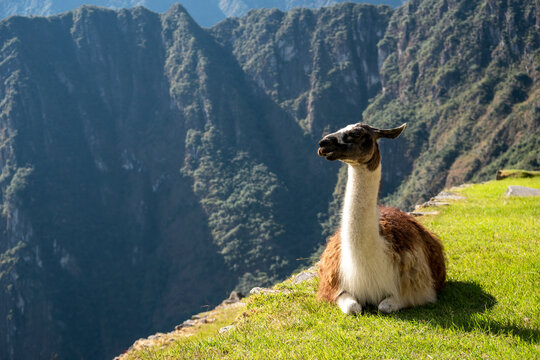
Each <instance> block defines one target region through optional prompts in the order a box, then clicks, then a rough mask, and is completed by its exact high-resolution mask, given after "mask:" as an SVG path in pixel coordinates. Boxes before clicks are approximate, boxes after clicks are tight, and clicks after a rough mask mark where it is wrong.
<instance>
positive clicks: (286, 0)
mask: <svg viewBox="0 0 540 360" xmlns="http://www.w3.org/2000/svg"><path fill="white" fill-rule="evenodd" d="M341 2H344V0H262V1H261V0H181V1H178V0H84V1H83V0H40V1H36V0H2V2H1V3H0V19H2V18H5V17H8V16H11V15H25V16H29V15H41V16H46V15H54V14H59V13H61V12H64V11H69V10H73V9H75V8H77V7H79V6H82V5H85V4H86V5H98V6H104V7H107V8H110V9H121V8H131V7H134V6H144V7H147V8H148V9H150V10H152V11H156V12H165V11H167V10H168V9H169V8H170V7H171V6H173V5H174V4H175V3H180V4H182V6H184V7H185V8H186V9H187V11H188V12H189V13H190V14H191V16H193V18H194V19H195V21H197V23H198V24H199V25H201V26H205V27H209V26H212V25H214V24H216V23H218V22H219V21H221V20H224V19H225V18H226V17H231V16H243V15H245V14H246V13H247V12H248V11H249V10H251V9H261V8H267V9H273V8H277V9H280V10H285V11H287V10H290V9H292V8H295V7H306V8H320V7H322V6H331V5H334V4H337V3H341ZM349 2H361V3H367V4H379V5H383V4H385V5H390V6H394V7H396V6H400V5H401V4H402V3H403V1H402V0H365V1H359V0H353V1H349Z"/></svg>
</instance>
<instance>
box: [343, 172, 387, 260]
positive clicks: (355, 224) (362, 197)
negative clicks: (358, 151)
mask: <svg viewBox="0 0 540 360" xmlns="http://www.w3.org/2000/svg"><path fill="white" fill-rule="evenodd" d="M380 180H381V166H380V165H379V166H378V167H377V168H376V169H375V170H374V171H370V170H368V169H367V167H366V166H362V165H349V175H348V179H347V188H346V190H345V200H344V206H343V215H342V224H341V238H342V242H343V245H344V246H343V250H347V251H352V252H354V253H360V252H361V253H362V254H364V256H369V254H370V253H372V252H373V251H376V250H377V249H378V248H380V246H376V245H377V244H376V243H378V242H380V237H379V214H378V209H377V198H378V194H379V183H380Z"/></svg>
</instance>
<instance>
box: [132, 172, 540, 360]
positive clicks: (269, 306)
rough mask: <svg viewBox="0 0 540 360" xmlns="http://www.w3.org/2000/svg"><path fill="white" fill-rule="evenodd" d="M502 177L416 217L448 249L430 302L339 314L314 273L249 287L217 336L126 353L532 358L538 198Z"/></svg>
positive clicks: (538, 324)
mask: <svg viewBox="0 0 540 360" xmlns="http://www.w3.org/2000/svg"><path fill="white" fill-rule="evenodd" d="M509 185H522V186H529V187H535V188H540V178H538V177H534V178H520V179H505V180H502V181H491V182H488V183H485V184H481V185H474V186H470V187H463V188H459V189H453V190H452V191H456V192H459V193H460V194H462V195H464V196H465V197H466V200H462V201H455V202H453V203H452V205H451V206H448V207H443V208H438V210H439V211H440V214H439V215H437V216H434V217H425V218H422V222H423V223H424V224H425V225H426V226H427V227H428V228H430V229H431V230H432V231H434V232H435V233H437V234H438V235H439V236H440V237H441V239H442V241H443V243H444V245H445V249H446V256H447V260H448V282H447V284H446V287H445V288H444V290H443V291H442V292H441V294H440V295H439V299H438V301H437V303H435V304H433V305H428V306H423V307H418V308H413V309H405V310H402V311H399V312H397V313H395V314H391V315H383V314H379V313H377V311H376V309H375V308H369V307H368V308H367V309H366V311H365V312H364V314H363V315H362V316H357V317H347V316H345V315H343V314H342V313H341V312H340V310H339V309H337V307H335V306H331V305H329V304H326V303H321V302H318V301H317V300H316V299H315V297H314V294H315V291H316V286H317V284H316V281H314V282H311V283H310V282H307V283H302V284H300V285H294V283H293V281H292V278H291V279H289V280H287V281H285V282H283V283H281V284H278V285H276V288H277V289H289V290H292V291H293V292H292V293H289V294H285V293H280V294H274V295H254V296H251V297H249V298H248V299H247V308H246V310H245V311H244V312H243V314H242V315H241V316H240V317H238V318H237V320H236V328H235V329H233V330H232V331H230V332H229V333H226V334H223V335H217V334H216V333H215V332H214V334H212V335H210V336H207V337H200V338H193V339H191V338H186V339H182V340H179V341H177V342H175V343H173V344H171V345H169V346H167V347H164V348H151V349H146V350H141V351H133V352H130V353H128V354H127V358H128V359H208V358H224V359H244V358H250V359H268V358H276V359H296V358H299V359H300V358H301V359H359V358H362V359H364V358H365V359H373V358H400V359H412V358H421V359H424V358H425V359H429V358H438V359H455V358H464V359H478V358H487V359H497V358H504V359H535V358H539V357H540V293H539V292H538V288H539V286H540V282H539V281H540V276H539V275H540V200H539V199H538V198H506V197H504V196H503V194H504V192H505V190H506V187H507V186H509Z"/></svg>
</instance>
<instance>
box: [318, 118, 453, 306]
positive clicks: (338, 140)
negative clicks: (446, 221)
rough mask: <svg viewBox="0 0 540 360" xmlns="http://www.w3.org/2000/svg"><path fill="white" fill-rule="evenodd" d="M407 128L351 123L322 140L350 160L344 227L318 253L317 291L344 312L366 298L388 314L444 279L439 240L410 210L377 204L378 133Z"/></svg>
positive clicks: (425, 299)
mask: <svg viewBox="0 0 540 360" xmlns="http://www.w3.org/2000/svg"><path fill="white" fill-rule="evenodd" d="M404 127H405V126H402V127H400V128H396V129H391V130H378V129H374V128H372V127H370V126H368V125H364V124H355V125H349V126H348V127H346V128H344V129H342V130H340V131H338V132H336V133H334V134H330V135H327V136H326V137H325V138H323V140H321V142H320V146H321V147H320V148H319V155H321V156H325V157H326V158H327V159H328V160H342V161H344V162H345V163H347V164H348V180H347V188H346V191H345V199H344V206H343V213H342V222H341V229H340V230H338V232H337V233H336V234H335V235H334V236H333V237H331V238H330V239H329V242H328V244H327V247H326V249H325V251H324V252H323V254H322V256H321V262H320V265H319V272H320V283H319V294H318V296H319V298H320V299H322V300H327V301H330V302H336V303H337V305H338V306H339V307H340V308H341V310H342V311H343V312H345V313H347V314H353V313H359V312H361V309H362V306H363V305H365V304H374V305H378V308H379V310H380V311H384V312H392V311H396V310H399V309H401V308H403V307H408V306H415V305H421V304H425V303H429V302H434V301H435V300H436V293H437V291H438V290H440V289H441V288H442V286H443V284H444V279H445V264H444V256H443V252H442V245H441V243H440V241H439V240H438V239H437V238H436V237H435V236H434V235H433V234H431V233H430V232H429V231H428V230H426V229H425V228H424V227H423V226H422V225H420V224H419V223H418V222H417V221H416V220H415V219H414V218H412V217H411V216H409V215H407V214H405V213H403V212H401V211H399V210H397V209H393V208H384V207H382V208H378V207H377V198H378V192H379V184H380V179H381V166H380V153H379V148H378V144H377V139H378V138H380V137H388V138H395V137H397V136H398V135H399V134H400V133H401V131H403V129H404Z"/></svg>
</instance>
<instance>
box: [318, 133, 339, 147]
mask: <svg viewBox="0 0 540 360" xmlns="http://www.w3.org/2000/svg"><path fill="white" fill-rule="evenodd" d="M336 142H337V140H336V138H335V137H328V136H327V137H324V138H323V139H322V140H321V141H319V146H320V147H324V146H328V145H330V144H335V143H336Z"/></svg>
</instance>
